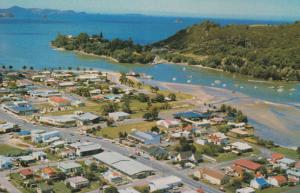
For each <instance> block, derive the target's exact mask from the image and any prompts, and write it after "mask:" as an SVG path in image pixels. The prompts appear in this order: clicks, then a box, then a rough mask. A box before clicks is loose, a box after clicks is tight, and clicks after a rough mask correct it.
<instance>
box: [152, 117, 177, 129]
mask: <svg viewBox="0 0 300 193" xmlns="http://www.w3.org/2000/svg"><path fill="white" fill-rule="evenodd" d="M156 125H157V126H162V127H165V128H167V129H172V128H177V127H180V126H181V123H180V121H178V120H170V119H166V120H159V121H157V122H156Z"/></svg>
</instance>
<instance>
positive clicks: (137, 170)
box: [93, 152, 154, 178]
mask: <svg viewBox="0 0 300 193" xmlns="http://www.w3.org/2000/svg"><path fill="white" fill-rule="evenodd" d="M93 157H94V159H95V160H97V161H99V162H101V163H104V164H106V165H108V166H110V167H112V168H114V169H116V170H118V171H120V172H121V173H123V174H126V175H128V176H130V177H131V178H141V177H146V176H149V175H151V174H152V173H153V172H154V170H153V169H152V168H151V167H149V166H146V165H144V164H142V163H140V162H137V161H135V160H133V159H131V158H129V157H126V156H123V155H121V154H119V153H117V152H102V153H100V154H97V155H94V156H93Z"/></svg>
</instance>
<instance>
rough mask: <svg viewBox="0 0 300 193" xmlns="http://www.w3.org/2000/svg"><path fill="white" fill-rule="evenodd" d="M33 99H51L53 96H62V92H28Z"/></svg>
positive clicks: (42, 90)
mask: <svg viewBox="0 0 300 193" xmlns="http://www.w3.org/2000/svg"><path fill="white" fill-rule="evenodd" d="M28 93H29V95H30V96H32V97H41V98H49V97H53V96H61V94H60V92H59V91H57V90H44V89H40V90H32V91H29V92H28Z"/></svg>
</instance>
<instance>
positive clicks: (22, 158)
mask: <svg viewBox="0 0 300 193" xmlns="http://www.w3.org/2000/svg"><path fill="white" fill-rule="evenodd" d="M17 160H18V161H22V162H24V163H26V164H30V163H34V162H35V161H36V160H35V158H34V157H33V156H32V155H24V156H19V157H17Z"/></svg>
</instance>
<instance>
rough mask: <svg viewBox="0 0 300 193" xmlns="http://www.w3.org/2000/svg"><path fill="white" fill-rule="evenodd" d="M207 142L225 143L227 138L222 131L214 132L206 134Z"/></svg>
mask: <svg viewBox="0 0 300 193" xmlns="http://www.w3.org/2000/svg"><path fill="white" fill-rule="evenodd" d="M208 142H210V143H213V144H215V145H227V144H228V142H229V139H228V137H227V136H226V135H225V134H224V133H221V132H216V133H212V134H210V135H208Z"/></svg>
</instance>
